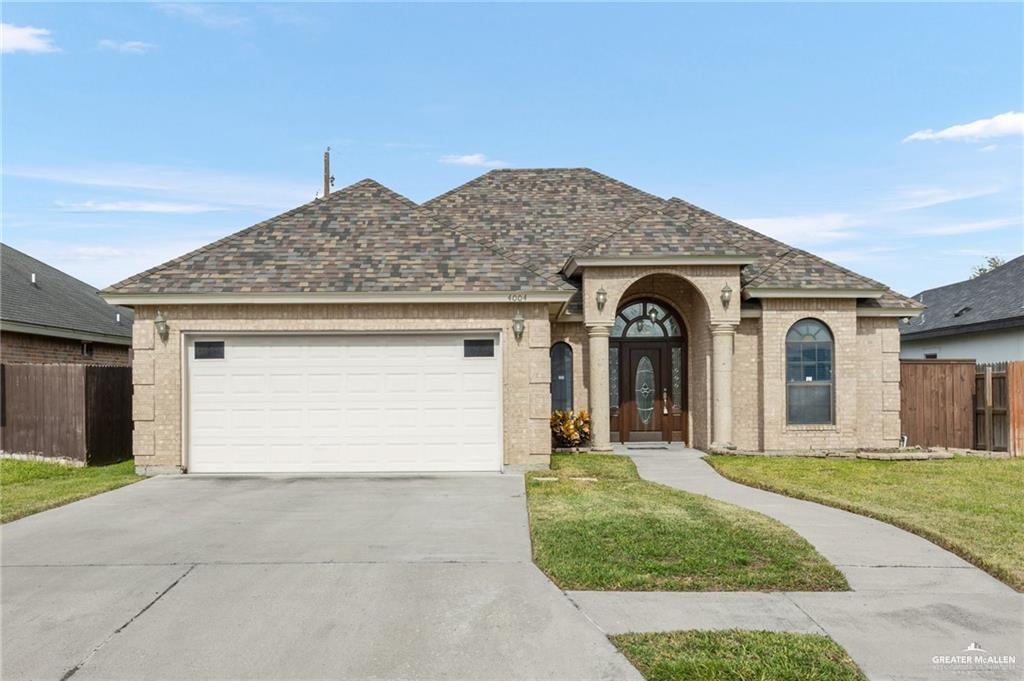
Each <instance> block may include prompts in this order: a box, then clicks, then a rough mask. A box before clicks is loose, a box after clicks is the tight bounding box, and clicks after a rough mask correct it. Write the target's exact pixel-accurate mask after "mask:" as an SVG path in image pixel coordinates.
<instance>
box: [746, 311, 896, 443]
mask: <svg viewBox="0 0 1024 681" xmlns="http://www.w3.org/2000/svg"><path fill="white" fill-rule="evenodd" d="M762 305H763V312H762V317H761V319H760V327H761V328H760V343H761V372H762V374H763V380H762V402H763V405H764V406H763V420H762V433H763V434H762V438H761V444H760V446H759V447H754V448H755V449H764V450H766V451H781V450H810V449H853V448H857V447H891V446H895V445H896V444H898V442H899V433H900V423H899V409H900V392H899V331H898V329H897V320H896V319H895V318H876V317H857V310H856V301H854V300H851V299H803V300H798V299H766V300H763V301H762ZM806 317H811V318H814V319H818V320H820V321H822V322H824V323H825V324H826V325H828V327H829V329H830V330H831V331H832V335H833V339H834V343H835V349H834V357H833V384H834V388H833V389H834V392H835V423H834V424H832V425H820V426H819V425H813V426H812V425H802V426H801V425H788V424H787V423H786V382H785V373H786V363H785V341H786V333H787V332H788V331H789V328H790V327H791V326H792V325H793V324H794V323H795V322H797V321H799V320H801V319H804V318H806ZM742 410H743V407H740V406H738V405H737V406H736V411H735V417H734V418H736V419H742V416H741V413H742ZM738 423H740V421H739V420H737V424H738ZM746 444H747V443H744V448H746Z"/></svg>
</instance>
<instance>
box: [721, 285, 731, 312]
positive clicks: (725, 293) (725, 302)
mask: <svg viewBox="0 0 1024 681" xmlns="http://www.w3.org/2000/svg"><path fill="white" fill-rule="evenodd" d="M730 300H732V288H731V287H730V286H729V284H726V285H725V286H723V287H722V307H729V301H730Z"/></svg>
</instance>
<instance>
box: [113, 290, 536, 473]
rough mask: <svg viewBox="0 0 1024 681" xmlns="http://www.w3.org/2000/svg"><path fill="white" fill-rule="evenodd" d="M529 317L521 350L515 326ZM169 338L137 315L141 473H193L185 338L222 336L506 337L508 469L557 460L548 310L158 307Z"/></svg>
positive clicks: (145, 311)
mask: <svg viewBox="0 0 1024 681" xmlns="http://www.w3.org/2000/svg"><path fill="white" fill-rule="evenodd" d="M517 309H518V310H519V311H520V312H521V313H522V314H523V316H524V317H525V318H526V332H525V333H524V335H523V338H522V340H521V341H516V340H515V339H514V337H513V334H512V317H513V316H514V315H515V311H516V310H517ZM161 311H162V312H163V314H164V316H165V317H166V318H167V323H168V326H169V327H170V333H169V334H168V338H167V340H166V341H163V340H161V339H160V338H159V337H158V336H157V335H156V334H155V330H154V326H153V317H154V316H155V314H156V309H155V308H153V307H146V306H140V307H138V308H137V309H136V311H135V324H134V348H135V365H134V366H135V371H134V372H133V381H134V383H135V396H134V402H133V418H134V421H135V439H134V451H135V465H136V469H137V470H139V471H140V472H143V473H160V472H173V471H176V470H181V469H182V468H183V467H185V468H187V460H186V459H185V456H186V452H185V447H184V445H185V442H184V440H183V423H182V413H183V409H184V408H185V400H184V399H183V398H184V396H183V394H182V375H183V369H184V367H183V365H182V359H183V357H184V352H183V334H187V333H218V332H225V333H226V332H254V333H259V332H280V331H289V332H296V333H301V332H304V331H305V332H324V331H336V332H339V333H344V332H367V331H380V332H383V333H387V332H395V331H406V332H408V331H438V330H452V331H456V330H458V331H462V330H473V329H488V330H495V329H496V330H499V331H500V332H501V334H502V343H503V350H502V360H503V364H504V366H503V394H502V402H503V412H502V420H503V427H504V452H505V464H506V465H517V466H518V465H529V466H543V465H547V463H548V459H549V456H550V453H551V432H550V427H549V425H548V419H549V416H550V413H551V392H550V382H551V378H550V376H551V364H550V358H549V354H548V353H549V348H550V346H551V324H550V323H549V322H548V308H547V306H546V305H542V304H520V305H518V306H514V305H511V304H444V305H441V304H437V305H435V304H420V305H406V304H390V305H356V304H352V305H337V304H322V305H180V306H162V307H161Z"/></svg>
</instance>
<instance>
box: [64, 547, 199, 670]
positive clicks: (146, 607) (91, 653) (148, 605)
mask: <svg viewBox="0 0 1024 681" xmlns="http://www.w3.org/2000/svg"><path fill="white" fill-rule="evenodd" d="M195 568H196V564H195V563H193V564H192V565H189V566H188V569H187V570H185V571H184V572H183V573H181V575H179V576H178V578H177V579H175V580H174V581H173V582H171V583H170V585H169V586H168V587H167V588H166V589H164V590H163V591H161V592H160V593H158V594H157V595H156V598H154V599H153V600H151V601H150V602H149V603H146V605H144V606H143V607H142V609H141V610H139V611H138V612H137V613H135V614H134V615H132V616H131V617H129V618H128V621H127V622H125V623H124V624H122V625H121V626H119V627H118V628H117V629H115V630H114V631H113V632H112V633H111V634H110V635H109V636H107V637H106V638H105V639H103V640H102V641H100V643H99V645H97V646H96V647H95V648H93V649H92V650H91V651H89V654H88V655H86V656H85V657H84V658H82V661H81V662H79V663H78V664H76V665H75V666H74V667H72V668H71V669H69V670H67V671H66V672H64V675H63V676H61V677H60V681H67V680H68V679H70V678H71V677H72V676H74V675H75V674H76V673H78V670H79V669H81V668H82V667H83V666H85V664H86V663H87V662H88V661H89V660H91V659H92V657H93V656H94V655H95V654H96V653H98V652H99V651H100V648H102V647H103V646H105V645H107V643H109V642H110V639H112V638H114V636H116V635H118V634H120V633H121V632H122V631H124V630H125V629H126V628H127V627H128V625H129V624H131V623H132V622H134V621H135V620H137V619H138V618H139V617H141V616H142V613H144V612H146V611H147V610H149V609H150V608H152V607H153V606H154V605H155V604H156V602H157V601H159V600H160V599H161V598H163V597H164V596H166V595H167V592H169V591H170V590H171V589H173V588H174V587H176V586H178V583H179V582H181V580H183V579H185V578H186V577H188V575H189V573H190V572H192V571H193V570H194V569H195Z"/></svg>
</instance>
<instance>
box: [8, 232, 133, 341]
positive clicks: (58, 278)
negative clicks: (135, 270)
mask: <svg viewBox="0 0 1024 681" xmlns="http://www.w3.org/2000/svg"><path fill="white" fill-rule="evenodd" d="M33 274H35V275H36V283H35V285H33V284H32V275H33ZM118 313H120V314H121V322H120V323H118V322H117V314H118ZM132 319H133V313H132V311H131V310H130V309H129V308H126V307H118V306H115V305H111V304H109V303H107V302H106V301H105V300H103V299H102V298H101V297H100V296H99V293H98V292H97V290H96V288H95V287H93V286H90V285H89V284H86V283H85V282H84V281H79V280H78V279H75V278H74V277H72V276H70V275H68V274H65V273H64V272H61V271H60V270H58V269H56V268H54V267H50V266H49V265H47V264H46V263H44V262H42V261H40V260H36V259H35V258H33V257H31V256H29V255H26V254H25V253H22V252H21V251H19V250H17V249H14V248H11V247H10V246H8V245H7V244H0V328H3V329H4V330H5V331H17V332H19V333H37V334H40V335H45V336H60V337H70V338H80V339H82V340H95V341H100V342H111V343H120V344H126V343H130V342H131V337H132Z"/></svg>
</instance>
